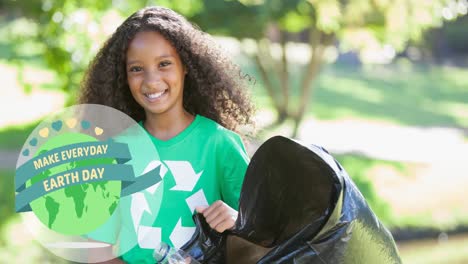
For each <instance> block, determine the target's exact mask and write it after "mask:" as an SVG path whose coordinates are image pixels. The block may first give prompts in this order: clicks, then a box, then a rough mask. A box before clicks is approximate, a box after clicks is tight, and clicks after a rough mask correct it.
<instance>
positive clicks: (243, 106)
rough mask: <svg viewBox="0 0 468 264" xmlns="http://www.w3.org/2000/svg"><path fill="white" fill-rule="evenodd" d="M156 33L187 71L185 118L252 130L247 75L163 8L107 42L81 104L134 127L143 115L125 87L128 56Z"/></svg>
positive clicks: (139, 16) (138, 16) (137, 16)
mask: <svg viewBox="0 0 468 264" xmlns="http://www.w3.org/2000/svg"><path fill="white" fill-rule="evenodd" d="M142 31H156V32H158V33H160V34H161V35H162V36H164V38H166V39H167V40H168V41H169V42H170V43H171V44H172V45H173V46H174V48H175V49H176V51H177V53H178V54H179V56H180V58H181V60H182V63H183V64H184V65H185V67H186V68H187V72H188V73H187V75H186V77H185V81H184V94H183V105H184V108H185V110H186V111H187V112H189V113H191V114H199V115H202V116H205V117H208V118H210V119H212V120H214V121H216V122H217V123H219V124H220V125H222V126H224V127H225V128H227V129H230V130H234V131H236V132H239V131H238V128H239V126H240V125H248V124H252V123H253V120H252V116H253V112H254V107H253V104H252V103H251V101H250V98H249V96H248V94H247V89H246V88H247V87H248V84H249V83H250V78H249V76H248V75H243V74H242V73H241V71H240V68H239V67H238V66H237V65H235V64H234V63H233V62H232V60H231V59H230V58H229V57H228V56H227V55H226V54H225V53H224V52H223V51H222V49H221V48H219V46H218V45H217V44H216V43H215V41H214V40H213V39H212V38H211V37H210V35H208V34H206V33H204V32H202V31H201V30H200V29H199V28H198V27H197V26H195V25H193V24H192V23H190V22H189V21H188V20H186V19H185V18H184V17H183V16H182V15H179V14H178V13H176V12H174V11H173V10H171V9H168V8H165V7H146V8H143V9H141V10H139V11H137V12H135V13H134V14H133V15H131V16H130V17H129V18H127V19H126V20H125V21H124V22H123V24H122V25H120V26H119V27H118V28H117V30H116V31H115V32H114V34H113V35H112V36H111V37H110V38H109V39H108V40H107V41H106V42H105V44H104V46H103V47H102V48H101V50H100V51H99V52H98V53H97V55H96V57H95V59H94V60H93V61H92V62H91V64H90V67H89V69H88V71H87V74H86V76H85V78H84V80H83V82H82V87H81V94H80V99H79V102H80V103H86V104H102V105H106V106H110V107H113V108H115V109H118V110H120V111H122V112H124V113H126V114H127V115H129V116H130V117H132V118H133V119H134V120H136V121H140V120H143V119H144V118H145V112H144V109H143V108H142V107H141V106H140V105H139V104H138V103H137V102H136V101H135V99H134V98H133V96H132V94H131V92H130V88H129V86H128V83H127V72H126V66H125V65H126V53H127V49H128V46H129V43H130V41H131V40H132V39H133V38H134V37H135V35H136V34H137V33H138V32H142Z"/></svg>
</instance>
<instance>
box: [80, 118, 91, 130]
mask: <svg viewBox="0 0 468 264" xmlns="http://www.w3.org/2000/svg"><path fill="white" fill-rule="evenodd" d="M90 126H91V124H90V123H89V122H88V121H85V120H83V121H81V127H82V128H83V129H88V128H89V127H90Z"/></svg>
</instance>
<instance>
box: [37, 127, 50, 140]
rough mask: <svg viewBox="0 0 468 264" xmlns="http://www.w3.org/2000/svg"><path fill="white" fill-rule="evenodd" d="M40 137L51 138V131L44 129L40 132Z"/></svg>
mask: <svg viewBox="0 0 468 264" xmlns="http://www.w3.org/2000/svg"><path fill="white" fill-rule="evenodd" d="M39 135H40V136H41V137H43V138H46V137H48V136H49V129H48V128H47V127H44V128H43V129H41V130H39Z"/></svg>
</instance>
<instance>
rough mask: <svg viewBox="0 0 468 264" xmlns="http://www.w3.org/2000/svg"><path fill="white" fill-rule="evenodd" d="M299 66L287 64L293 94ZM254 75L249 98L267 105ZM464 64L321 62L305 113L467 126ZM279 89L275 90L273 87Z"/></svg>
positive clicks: (249, 70)
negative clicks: (449, 65)
mask: <svg viewBox="0 0 468 264" xmlns="http://www.w3.org/2000/svg"><path fill="white" fill-rule="evenodd" d="M302 68H304V66H300V65H290V69H292V70H291V79H292V80H293V81H292V82H291V85H292V87H293V88H296V89H292V91H291V92H292V95H291V96H292V98H293V99H297V98H298V94H299V91H298V89H297V87H299V86H300V83H299V80H300V78H301V76H300V75H301V74H300V72H301V71H302ZM244 71H245V72H247V73H251V74H252V75H253V76H255V78H256V80H257V83H256V85H255V86H254V88H253V96H254V100H255V101H256V103H257V104H258V105H262V107H267V108H270V109H272V104H271V102H270V99H269V98H268V97H267V95H266V93H265V91H264V89H263V87H262V85H263V84H262V80H261V78H260V77H259V74H258V72H257V70H256V69H255V67H254V66H253V65H252V64H245V65H244ZM466 87H468V70H467V69H461V68H449V67H442V66H435V65H432V66H428V65H416V64H408V63H407V62H397V63H395V64H391V65H381V66H372V67H371V66H362V67H361V66H350V65H339V64H330V65H324V67H323V69H322V71H321V73H320V75H319V77H318V78H317V79H316V80H315V83H314V87H313V93H312V95H311V97H310V99H309V105H308V110H307V112H306V116H314V117H316V118H319V119H341V118H358V119H372V120H380V121H387V122H392V123H397V124H402V125H409V126H446V127H456V128H461V127H466V126H468V104H466V102H468V89H466ZM278 93H279V91H278Z"/></svg>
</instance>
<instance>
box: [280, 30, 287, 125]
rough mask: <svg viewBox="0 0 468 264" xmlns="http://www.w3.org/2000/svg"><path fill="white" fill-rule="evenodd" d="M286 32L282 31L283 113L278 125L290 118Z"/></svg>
mask: <svg viewBox="0 0 468 264" xmlns="http://www.w3.org/2000/svg"><path fill="white" fill-rule="evenodd" d="M286 41H287V38H286V32H284V31H280V45H281V63H280V71H279V72H280V74H279V76H280V86H281V95H282V98H281V99H282V100H281V111H280V113H279V116H278V120H277V123H278V124H281V123H283V122H284V121H285V120H286V119H287V118H288V117H289V70H288V58H287V50H286Z"/></svg>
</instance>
